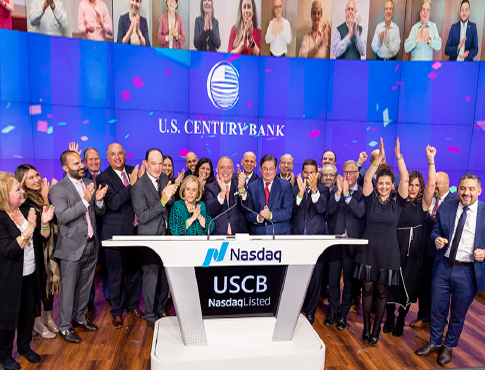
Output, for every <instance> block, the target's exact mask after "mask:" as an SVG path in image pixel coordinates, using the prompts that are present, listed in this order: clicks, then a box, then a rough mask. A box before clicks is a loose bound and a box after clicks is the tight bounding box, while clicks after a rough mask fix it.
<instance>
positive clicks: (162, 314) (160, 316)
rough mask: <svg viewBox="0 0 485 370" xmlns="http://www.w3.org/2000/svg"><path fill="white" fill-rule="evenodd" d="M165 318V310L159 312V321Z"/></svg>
mask: <svg viewBox="0 0 485 370" xmlns="http://www.w3.org/2000/svg"><path fill="white" fill-rule="evenodd" d="M167 316H168V315H167V311H165V310H164V311H163V312H160V313H159V314H158V318H159V319H161V318H162V317H167Z"/></svg>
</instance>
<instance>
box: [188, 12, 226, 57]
mask: <svg viewBox="0 0 485 370" xmlns="http://www.w3.org/2000/svg"><path fill="white" fill-rule="evenodd" d="M204 25H205V20H204V18H202V17H201V16H198V17H197V18H196V19H195V30H194V46H195V48H196V49H197V50H199V51H207V45H209V51H217V49H219V48H220V46H221V37H220V36H219V22H218V21H217V19H215V18H212V30H208V31H204ZM207 38H209V40H208V41H207Z"/></svg>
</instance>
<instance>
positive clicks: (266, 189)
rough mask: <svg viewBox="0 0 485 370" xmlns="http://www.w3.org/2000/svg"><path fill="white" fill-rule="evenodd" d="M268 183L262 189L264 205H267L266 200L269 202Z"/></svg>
mask: <svg viewBox="0 0 485 370" xmlns="http://www.w3.org/2000/svg"><path fill="white" fill-rule="evenodd" d="M269 184H270V183H269V182H267V183H266V187H265V188H264V198H265V200H266V205H268V200H269V188H268V186H269Z"/></svg>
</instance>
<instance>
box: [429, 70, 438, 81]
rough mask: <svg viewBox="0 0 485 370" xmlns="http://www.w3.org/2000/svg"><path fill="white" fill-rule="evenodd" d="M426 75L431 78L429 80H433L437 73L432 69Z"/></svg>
mask: <svg viewBox="0 0 485 370" xmlns="http://www.w3.org/2000/svg"><path fill="white" fill-rule="evenodd" d="M428 77H429V78H430V79H431V80H434V79H435V78H437V77H438V73H436V72H435V71H432V72H430V73H429V74H428Z"/></svg>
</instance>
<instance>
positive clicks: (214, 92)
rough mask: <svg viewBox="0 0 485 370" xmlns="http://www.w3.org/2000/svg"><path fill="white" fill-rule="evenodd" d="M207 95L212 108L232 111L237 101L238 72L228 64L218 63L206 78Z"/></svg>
mask: <svg viewBox="0 0 485 370" xmlns="http://www.w3.org/2000/svg"><path fill="white" fill-rule="evenodd" d="M207 95H208V96H209V99H210V100H211V102H212V104H213V105H214V107H216V108H217V109H221V110H229V109H232V108H233V107H234V106H235V105H236V103H237V101H238V100H239V72H238V71H237V69H236V67H234V66H233V65H232V64H231V63H229V62H225V61H222V62H219V63H217V64H216V65H214V67H212V69H211V71H210V72H209V76H207Z"/></svg>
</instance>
